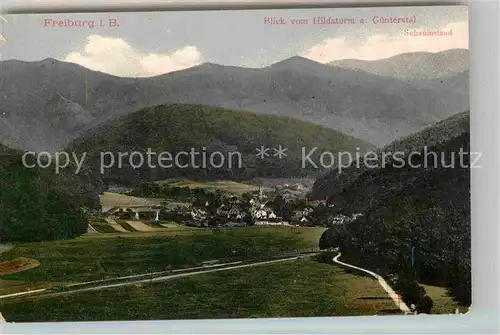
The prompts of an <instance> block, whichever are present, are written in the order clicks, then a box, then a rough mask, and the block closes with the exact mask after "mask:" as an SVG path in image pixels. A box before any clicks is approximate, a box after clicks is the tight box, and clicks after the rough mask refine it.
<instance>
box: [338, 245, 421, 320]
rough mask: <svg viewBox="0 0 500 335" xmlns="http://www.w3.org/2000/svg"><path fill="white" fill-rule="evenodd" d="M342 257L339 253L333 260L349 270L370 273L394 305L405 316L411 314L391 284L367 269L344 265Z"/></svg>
mask: <svg viewBox="0 0 500 335" xmlns="http://www.w3.org/2000/svg"><path fill="white" fill-rule="evenodd" d="M340 255H342V253H340V252H339V254H338V255H337V256H335V257H334V258H333V259H332V260H333V261H334V262H335V263H337V264H340V265H343V266H345V267H348V268H352V269H356V270H359V271H363V272H365V273H368V274H369V275H370V276H372V277H374V278H375V279H377V280H378V282H379V283H380V286H382V288H383V289H384V290H385V291H386V292H387V294H388V295H389V297H391V299H392V300H393V301H394V303H395V304H396V306H397V307H398V308H399V309H400V310H401V311H402V312H403V313H405V314H410V313H411V311H410V309H409V308H408V306H407V305H406V304H405V302H404V301H403V299H402V298H401V297H400V296H399V294H397V293H396V292H395V291H394V290H393V289H392V287H390V286H389V284H387V282H386V281H385V279H384V278H382V277H381V276H379V275H378V274H376V273H375V272H372V271H370V270H366V269H363V268H360V267H358V266H354V265H351V264H347V263H344V262H341V261H339V260H338V259H339V257H340Z"/></svg>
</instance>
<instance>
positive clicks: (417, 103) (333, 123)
mask: <svg viewBox="0 0 500 335" xmlns="http://www.w3.org/2000/svg"><path fill="white" fill-rule="evenodd" d="M441 54H442V55H446V53H440V54H439V55H441ZM450 54H452V55H454V53H450ZM442 55H441V56H440V57H442ZM453 57H455V56H453ZM453 57H451V56H450V59H454V58H453ZM463 57H464V58H466V57H467V54H463ZM433 64H434V63H433ZM0 68H1V71H2V72H1V77H0V142H1V143H4V144H6V145H9V146H10V147H15V148H21V149H28V148H29V149H34V150H56V149H60V148H63V147H64V146H66V145H67V144H68V143H69V142H70V141H72V140H74V139H76V138H78V137H79V136H81V135H82V134H84V133H85V132H86V131H88V130H89V129H92V128H93V127H95V126H97V125H99V124H102V123H104V122H108V121H110V120H112V119H114V118H116V117H118V116H120V115H126V114H130V113H133V112H136V111H138V110H139V109H141V108H144V107H147V106H156V105H161V104H168V103H188V104H203V105H210V106H215V107H223V108H228V109H232V110H246V111H250V112H253V113H256V114H269V115H278V116H287V117H292V118H295V119H298V120H303V121H307V122H311V123H314V124H319V125H322V126H325V127H329V128H331V129H334V130H336V131H339V132H342V133H345V134H347V135H351V136H353V137H355V138H359V139H361V140H363V141H365V142H369V143H372V144H374V145H376V146H383V145H386V144H388V143H390V142H391V141H392V140H394V139H396V138H400V137H401V136H404V135H408V134H410V133H413V132H416V131H418V130H420V129H422V128H423V127H425V126H426V125H429V124H432V123H435V122H437V121H439V120H442V119H444V118H446V117H449V116H451V115H453V114H454V113H456V111H457V110H466V109H468V72H460V73H458V72H456V71H458V70H456V71H455V72H456V73H455V72H453V73H452V72H450V71H451V70H450V71H448V72H446V74H447V75H449V76H448V77H446V78H444V79H442V78H438V79H436V78H434V77H439V76H440V75H441V74H443V73H444V72H436V73H437V74H436V75H434V76H433V79H429V78H430V77H432V76H426V75H422V76H421V77H420V79H419V78H415V79H414V80H412V81H410V82H408V81H403V80H400V79H398V78H395V77H384V76H379V75H375V74H371V73H368V72H366V71H360V70H359V69H356V70H352V69H344V68H341V67H333V66H329V65H325V64H320V63H317V62H314V61H311V60H308V59H305V58H301V57H292V58H290V59H286V60H284V61H282V62H279V63H276V64H274V65H271V66H269V67H265V68H262V69H249V68H239V67H232V66H222V65H217V64H212V63H205V64H202V65H200V66H196V67H193V68H189V69H186V70H182V71H177V72H173V73H168V74H165V75H161V76H156V77H150V78H119V77H116V76H112V75H108V74H105V73H101V72H96V71H91V70H88V69H86V68H84V67H81V66H79V65H76V64H72V63H65V62H60V61H57V60H54V59H45V60H43V61H40V62H22V61H17V60H8V61H3V62H0ZM429 69H432V67H430V66H429ZM429 71H430V70H429ZM436 71H437V70H436ZM441 81H442V82H441Z"/></svg>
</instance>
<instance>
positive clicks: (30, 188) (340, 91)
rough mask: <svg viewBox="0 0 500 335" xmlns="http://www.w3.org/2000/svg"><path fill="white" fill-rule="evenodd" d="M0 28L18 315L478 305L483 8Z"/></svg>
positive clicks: (115, 316)
mask: <svg viewBox="0 0 500 335" xmlns="http://www.w3.org/2000/svg"><path fill="white" fill-rule="evenodd" d="M0 22H1V25H0V34H1V35H0V36H1V41H0V52H1V60H0V143H1V145H0V313H1V315H2V319H5V320H6V322H16V323H19V322H45V321H46V322H66V321H119V320H189V319H226V318H275V317H336V316H361V315H394V314H400V315H404V314H408V315H413V314H443V313H445V314H455V313H456V314H462V313H466V312H467V311H468V309H469V306H470V304H471V256H470V254H471V241H470V240H471V229H470V177H469V174H470V169H471V168H481V154H480V153H474V152H470V150H469V143H470V130H469V87H468V86H469V35H468V11H467V7H465V6H445V7H444V6H440V7H437V6H434V7H377V8H342V9H335V8H324V9H286V10H285V9H281V10H277V9H273V10H269V9H268V10H249V9H248V10H226V11H224V10H218V11H186V12H182V11H176V12H140V13H139V12H137V13H87V14H74V13H72V14H5V15H3V16H1V17H0Z"/></svg>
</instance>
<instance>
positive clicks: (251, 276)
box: [0, 259, 399, 322]
mask: <svg viewBox="0 0 500 335" xmlns="http://www.w3.org/2000/svg"><path fill="white" fill-rule="evenodd" d="M0 309H1V310H2V313H4V316H5V317H6V318H7V320H9V321H13V322H28V321H30V322H33V321H37V322H38V321H111V320H167V319H203V318H256V317H318V316H349V315H374V314H379V315H381V314H394V313H396V314H399V311H398V310H396V309H395V305H394V303H393V302H392V300H391V299H390V298H389V297H388V296H387V295H386V293H385V292H384V290H383V289H382V288H381V287H380V285H379V284H378V282H377V281H375V280H373V279H372V278H369V277H364V276H358V275H355V274H351V273H347V272H345V271H344V270H343V269H342V268H340V267H337V266H334V265H329V264H324V263H318V262H316V261H314V260H311V259H307V260H298V261H289V262H283V263H279V264H272V265H263V266H258V267H253V268H244V269H236V270H230V271H224V272H219V273H213V274H205V275H197V276H192V277H186V278H181V279H174V280H170V281H168V282H165V283H156V284H150V285H143V286H130V287H122V288H117V289H109V290H103V291H97V292H92V293H91V294H89V293H75V294H72V295H67V296H59V297H52V298H45V299H43V298H38V299H29V300H26V301H22V302H16V303H10V304H9V303H8V302H7V303H3V304H2V305H0Z"/></svg>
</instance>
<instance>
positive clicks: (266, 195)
mask: <svg viewBox="0 0 500 335" xmlns="http://www.w3.org/2000/svg"><path fill="white" fill-rule="evenodd" d="M242 185H243V184H242ZM251 189H252V190H249V191H246V192H240V193H239V194H238V193H237V192H236V193H235V192H230V191H229V192H228V191H224V190H221V189H212V190H211V189H205V188H201V187H200V188H189V187H182V188H181V187H175V186H174V187H171V186H167V185H163V186H162V185H158V184H156V183H145V184H141V185H139V186H138V187H136V188H134V189H127V188H123V187H111V188H110V190H112V191H113V192H105V193H104V195H103V196H104V197H107V198H113V195H117V194H120V196H118V197H117V198H116V199H123V198H125V199H137V200H138V199H142V200H143V201H144V203H143V204H138V203H133V201H132V203H131V204H130V205H128V206H125V205H123V203H121V202H120V201H119V200H117V201H116V202H115V205H114V206H111V205H109V204H108V206H106V207H103V213H102V216H101V221H100V222H95V223H93V224H91V226H92V227H93V228H94V229H95V230H97V231H100V230H102V229H100V228H102V225H104V224H106V223H107V224H109V225H111V226H112V227H113V228H114V229H115V230H117V231H119V232H123V231H127V230H130V229H131V228H132V229H134V230H135V231H142V230H144V231H149V230H150V229H151V228H169V227H171V226H172V223H173V222H175V223H176V224H177V225H179V224H181V225H185V226H189V227H198V228H203V227H210V228H235V227H246V226H296V227H300V226H302V227H314V226H322V227H324V226H328V225H331V224H335V223H345V220H347V219H352V218H349V217H347V216H344V215H341V214H335V211H334V208H333V205H330V204H328V203H327V201H326V200H308V190H309V189H308V187H307V185H304V184H302V183H300V182H299V183H293V184H287V183H280V184H277V185H272V187H263V186H262V185H259V186H254V187H253V188H251ZM114 192H116V193H114ZM138 196H142V197H143V198H139V197H138ZM159 196H163V197H164V198H157V197H159ZM152 198H153V199H154V200H156V201H151V199H152ZM137 200H136V201H137ZM111 203H113V201H112V200H111ZM358 215H359V214H356V215H354V216H353V218H356V217H357V216H358ZM102 220H104V221H102Z"/></svg>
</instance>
